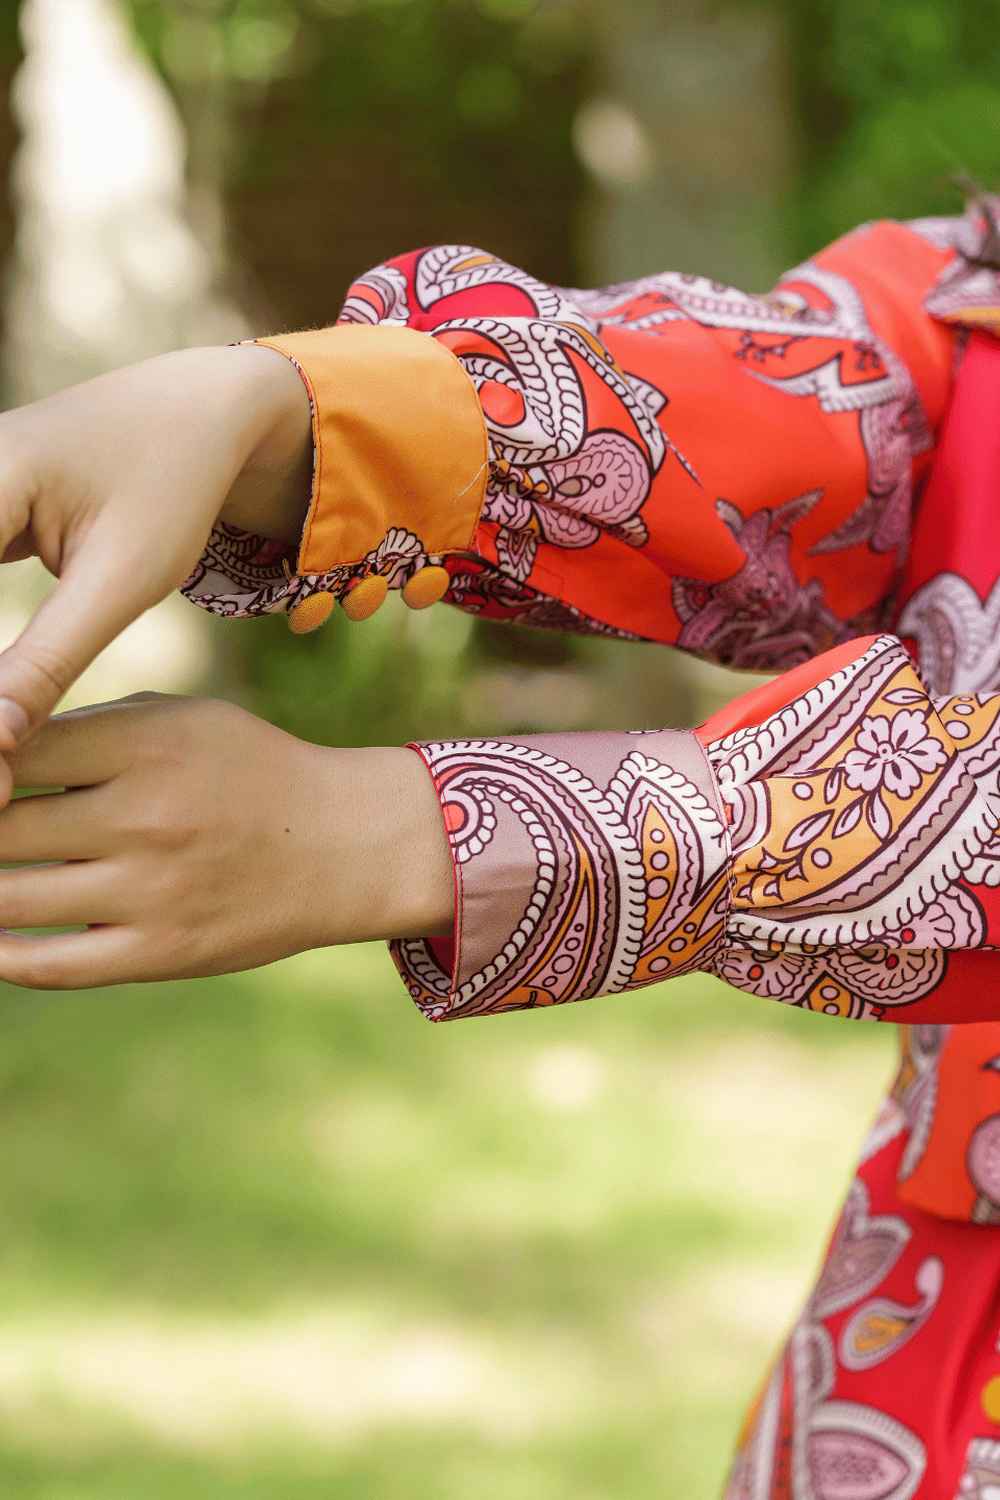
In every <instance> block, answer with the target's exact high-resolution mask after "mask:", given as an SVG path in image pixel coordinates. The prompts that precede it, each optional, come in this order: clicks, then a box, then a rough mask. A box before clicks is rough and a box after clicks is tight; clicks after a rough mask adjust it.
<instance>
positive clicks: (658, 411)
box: [0, 211, 1000, 800]
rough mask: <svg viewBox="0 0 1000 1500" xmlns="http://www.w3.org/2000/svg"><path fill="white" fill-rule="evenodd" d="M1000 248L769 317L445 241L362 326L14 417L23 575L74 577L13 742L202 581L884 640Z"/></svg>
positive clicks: (762, 635)
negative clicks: (608, 283) (602, 284)
mask: <svg viewBox="0 0 1000 1500" xmlns="http://www.w3.org/2000/svg"><path fill="white" fill-rule="evenodd" d="M984 228H985V225H984V221H983V218H982V215H981V214H979V213H977V212H975V211H973V212H970V214H969V215H967V216H966V218H964V219H951V220H937V221H924V222H922V223H920V224H918V225H915V226H910V227H906V226H902V225H874V226H870V227H868V228H866V229H862V230H859V231H856V232H855V233H854V234H853V235H849V236H847V237H846V238H845V239H844V240H841V241H838V243H837V244H836V245H833V246H831V247H830V248H829V249H828V250H827V251H824V252H823V253H822V254H820V255H819V256H817V257H816V258H815V260H814V261H813V262H811V263H809V264H807V265H806V266H804V267H800V268H799V269H798V270H797V271H795V272H792V273H790V275H789V276H788V277H786V278H784V279H783V280H782V282H781V283H779V285H778V287H777V288H776V290H775V292H774V293H773V294H772V295H771V296H770V297H747V296H745V295H743V294H741V293H738V292H735V291H733V290H732V289H731V288H726V287H720V286H718V285H717V284H715V283H712V282H708V281H706V280H704V279H703V278H698V277H694V276H685V275H674V274H670V273H667V274H665V275H662V276H654V277H649V278H646V279H644V280H642V281H639V282H633V283H629V284H627V285H622V286H619V287H612V288H606V289H604V290H603V291H600V292H579V291H566V290H563V289H559V288H555V287H550V286H546V285H545V284H544V283H541V282H539V281H537V280H536V279H534V278H533V277H531V276H529V275H527V274H525V273H524V272H521V271H518V270H517V269H516V268H514V267H511V266H508V265H506V264H504V263H503V262H501V261H498V260H496V259H495V258H494V257H492V256H490V255H488V254H485V253H483V252H478V251H473V250H470V249H468V248H467V247H455V246H451V247H442V248H439V249H435V250H429V251H424V252H417V253H413V254H411V255H407V256H402V257H400V258H398V259H397V260H395V261H392V262H389V263H388V264H387V265H385V266H383V267H379V268H378V269H377V270H376V271H373V272H371V273H369V274H368V275H367V276H365V277H363V278H362V279H361V280H360V281H359V282H358V283H356V284H355V286H354V287H353V288H352V289H351V293H350V295H349V297H348V300H347V302H346V303H345V306H344V309H343V313H342V320H341V324H340V326H338V327H336V328H333V329H319V330H316V331H314V332H311V333H305V334H293V335H285V336H279V337H277V338H274V339H269V340H263V341H262V343H263V344H264V345H265V346H267V347H265V348H264V349H261V348H254V347H249V348H248V347H245V346H243V347H240V348H236V349H207V350H186V351H182V352H179V353H176V354H172V355H167V356H163V357H161V358H159V359H155V360H149V361H146V362H145V363H143V364H140V365H136V366H133V367H131V368H129V369H126V370H119V371H116V372H114V373H112V374H110V375H106V376H102V377H101V378H100V379H98V380H96V381H90V382H88V383H87V384H85V385H82V386H77V387H74V388H73V389H71V390H68V391H65V392H62V393H60V394H59V395H57V396H54V397H51V398H49V399H47V400H45V401H41V402H37V403H35V404H34V405H32V406H29V407H25V408H21V409H20V410H17V411H11V412H7V413H5V414H4V415H3V416H2V417H0V455H2V461H0V478H2V484H0V557H3V558H5V559H6V560H14V559H16V558H19V557H25V556H28V555H31V554H32V553H37V554H38V555H39V556H41V558H42V559H43V561H44V562H45V563H46V566H47V567H49V569H50V570H51V571H52V572H54V573H56V574H57V575H58V576H59V578H60V583H59V586H58V587H57V588H56V589H55V591H54V592H53V593H52V595H51V596H50V597H49V599H48V600H46V602H45V603H44V604H43V606H42V607H41V609H40V610H39V612H38V613H37V615H36V616H35V618H34V619H33V620H32V621H31V623H30V624H29V626H28V628H27V629H26V630H25V631H24V633H23V634H22V635H21V637H20V638H19V639H18V640H17V641H16V642H15V643H14V645H13V646H12V647H10V648H9V649H8V650H6V651H5V652H3V653H2V654H0V752H4V751H9V750H10V749H11V747H12V746H13V745H14V744H15V743H16V742H17V741H18V740H20V739H22V738H23V736H24V735H25V734H26V733H30V732H31V730H32V729H34V728H35V727H37V725H38V724H40V723H41V722H42V721H43V720H44V719H45V717H46V716H47V714H48V713H49V712H50V711H51V710H52V708H53V706H54V705H55V703H56V702H57V701H58V699H59V697H60V696H61V694H62V693H63V692H64V691H65V690H66V688H67V687H69V685H70V684H71V682H72V681H73V680H74V679H75V677H76V676H77V675H78V674H79V672H80V671H81V670H82V669H83V668H84V667H85V666H86V665H87V664H88V663H89V661H90V660H91V659H92V658H93V657H94V656H95V655H96V654H97V653H98V652H99V651H100V650H101V649H102V648H103V646H104V645H106V644H107V642H108V641H109V640H111V639H112V638H113V637H114V636H115V635H116V634H117V633H118V632H119V631H120V630H121V629H122V628H124V626H125V625H127V624H128V623H129V622H130V620H132V619H133V618H135V616H136V615H138V614H139V613H141V612H142V610H144V609H145V608H147V607H149V605H151V604H153V603H155V602H156V600H158V599H159V598H161V597H163V595H164V594H165V593H167V592H168V591H169V590H170V589H171V588H173V587H175V586H176V585H177V584H178V583H180V582H181V581H182V580H184V579H185V575H188V576H187V579H186V583H185V587H186V590H187V592H188V593H189V594H190V595H191V596H192V597H193V598H195V599H197V601H198V602H200V603H202V604H204V605H205V606H206V607H208V608H210V609H212V610H214V611H216V612H217V613H220V614H226V615H239V614H252V613H259V612H261V611H264V610H268V609H288V610H289V614H290V621H291V623H292V626H293V628H294V629H297V630H304V629H311V628H313V627H314V626H315V625H316V624H319V623H321V622H322V620H323V619H325V618H327V617H328V615H329V614H330V612H331V610H332V609H333V607H334V605H335V604H336V603H337V602H338V601H343V602H344V608H345V610H346V612H347V613H348V614H349V615H351V616H353V617H354V618H363V617H364V616H365V615H366V614H368V613H370V612H371V610H372V609H373V608H377V607H378V604H379V603H380V601H381V598H382V597H383V596H384V592H385V589H386V588H387V587H398V588H400V589H402V592H403V596H404V599H405V600H406V602H407V603H409V604H412V605H414V606H417V607H421V606H423V605H424V604H427V603H429V602H432V601H433V600H435V599H437V598H438V597H441V595H442V593H444V594H445V596H446V597H447V598H448V599H449V600H450V601H451V602H452V603H456V604H459V605H461V606H462V607H463V608H466V609H470V610H473V611H477V612H480V613H484V614H489V615H493V616H496V617H499V618H505V619H517V620H522V621H526V622H528V623H533V624H540V625H554V626H557V627H559V628H567V629H582V630H596V631H602V632H607V633H612V634H619V635H623V636H633V637H634V636H638V637H643V638H648V639H653V640H659V641H669V642H673V643H675V644H677V645H679V646H681V647H683V648H685V649H689V650H692V651H696V652H699V653H700V654H703V655H707V656H711V657H714V658H715V659H718V660H721V661H727V662H731V663H734V664H737V665H745V666H756V667H776V666H781V665H787V664H788V663H791V662H794V661H797V660H801V659H804V658H806V657H808V656H809V655H811V654H814V653H815V652H816V651H817V650H821V649H823V647H824V646H826V645H829V644H830V643H831V642H832V641H835V640H837V639H841V638H844V637H847V636H850V635H851V634H853V633H857V631H858V630H860V629H864V628H867V627H868V626H870V624H871V623H872V622H873V621H874V620H875V619H876V618H878V617H880V615H881V612H882V611H883V609H884V607H885V604H886V598H887V594H888V592H889V590H890V588H891V586H892V584H893V581H894V579H895V577H896V572H897V568H898V562H899V549H900V548H901V547H902V546H904V545H905V539H906V533H907V525H908V517H909V505H910V497H911V493H912V485H913V481H914V476H915V474H917V473H918V471H919V469H920V466H921V465H922V464H923V463H924V462H925V461H926V457H927V454H928V452H929V449H930V445H931V441H932V430H933V428H934V426H935V425H936V422H937V420H938V418H939V417H940V415H941V412H942V410H943V407H944V403H945V401H946V399H947V393H948V389H949V382H950V379H951V374H952V367H953V363H954V357H955V352H956V350H955V347H954V340H953V337H952V335H951V333H950V331H949V324H950V323H951V324H953V323H959V324H960V323H962V321H963V320H965V321H966V322H972V323H978V324H979V325H981V326H990V319H991V318H992V319H994V320H995V319H996V316H997V314H996V306H997V303H998V302H1000V297H998V294H997V293H998V277H997V273H996V272H995V271H992V270H990V269H988V268H985V267H980V266H978V265H977V264H976V260H975V257H976V251H977V247H978V246H979V245H980V244H981V242H982V237H983V233H984ZM931 314H933V316H931ZM271 351H277V354H281V355H283V356H286V358H280V359H279V358H277V355H276V354H275V353H273V352H271ZM289 360H292V361H294V362H295V365H297V367H298V371H299V373H300V374H301V376H302V381H301V382H300V381H299V380H298V379H297V378H296V374H295V367H294V366H293V365H292V364H290V363H289V362H288V361H289ZM307 397H308V399H307ZM310 428H311V437H312V441H311V442H310ZM310 468H311V470H312V484H311V492H310V493H307V486H308V474H309V471H310ZM303 515H304V517H305V519H304V523H303V522H302V517H303ZM210 532H211V536H210V537H209V533H210ZM296 538H298V542H297V545H296V542H295V539H296ZM0 778H2V779H3V782H4V785H2V786H0V800H2V797H3V796H5V795H6V790H7V787H6V782H7V780H8V778H7V773H6V770H5V768H4V767H3V766H2V765H0Z"/></svg>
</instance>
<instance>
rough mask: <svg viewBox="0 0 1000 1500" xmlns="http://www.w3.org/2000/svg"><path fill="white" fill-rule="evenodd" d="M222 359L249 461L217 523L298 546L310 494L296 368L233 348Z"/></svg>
mask: <svg viewBox="0 0 1000 1500" xmlns="http://www.w3.org/2000/svg"><path fill="white" fill-rule="evenodd" d="M224 353H225V354H226V355H227V357H228V368H229V372H230V378H231V381H232V393H233V399H234V401H236V402H238V403H239V412H240V418H241V421H242V422H243V423H244V424H245V428H244V431H245V441H246V444H247V457H246V461H245V463H244V465H243V468H242V470H241V471H240V473H239V475H238V476H237V479H236V481H235V483H234V484H233V486H232V488H231V489H230V491H229V494H228V495H227V496H226V500H225V503H224V505H223V507H222V510H221V512H220V515H219V519H220V520H221V521H224V522H226V523H228V524H229V525H231V526H238V527H240V528H241V529H242V530H244V531H252V532H255V533H257V534H258V535H259V536H264V537H269V538H273V539H275V540H278V541H284V542H288V543H290V544H296V543H297V542H298V540H299V537H300V535H301V532H302V526H303V523H304V521H305V517H306V512H307V510H308V508H309V498H310V491H311V488H312V460H313V442H312V416H311V412H310V407H309V395H308V392H307V391H306V387H305V385H304V383H303V381H302V378H301V376H300V375H299V373H298V371H297V370H296V368H295V366H294V365H293V364H292V363H291V361H290V360H288V359H286V358H285V356H284V355H283V354H279V353H278V352H277V351H276V350H274V349H269V348H267V347H266V346H264V345H260V344H236V345H233V346H232V347H231V348H228V349H226V350H225V351H224Z"/></svg>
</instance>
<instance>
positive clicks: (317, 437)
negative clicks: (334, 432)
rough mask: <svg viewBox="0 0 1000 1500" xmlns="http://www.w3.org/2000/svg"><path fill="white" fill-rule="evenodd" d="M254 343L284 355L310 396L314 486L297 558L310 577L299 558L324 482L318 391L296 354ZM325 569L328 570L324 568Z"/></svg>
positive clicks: (262, 341)
mask: <svg viewBox="0 0 1000 1500" xmlns="http://www.w3.org/2000/svg"><path fill="white" fill-rule="evenodd" d="M253 343H255V344H259V345H261V346H262V347H263V348H265V349H273V350H274V351H275V353H276V354H281V355H284V357H285V359H287V360H288V362H289V364H290V365H292V366H293V367H294V369H295V370H296V371H297V372H298V375H299V379H300V380H301V381H302V384H303V385H304V386H305V388H306V394H307V395H308V397H309V425H310V427H311V429H312V440H313V462H312V488H311V491H310V495H309V510H308V513H307V515H306V520H305V526H304V528H303V531H302V536H301V538H300V541H299V549H298V553H297V555H296V559H295V573H296V577H299V578H302V577H308V576H310V575H308V574H305V573H303V571H302V569H300V567H299V558H301V557H302V556H303V554H304V553H306V552H307V551H308V550H309V541H310V538H311V536H312V528H313V521H314V519H315V516H316V510H317V508H318V504H319V495H320V486H321V485H322V482H323V438H322V435H321V433H320V421H319V403H318V401H317V400H316V392H315V390H314V389H313V383H312V381H311V380H310V379H309V375H308V372H307V371H306V369H305V368H304V367H303V365H302V364H301V363H300V361H299V360H297V359H296V358H295V355H294V354H289V353H288V351H287V349H282V348H281V346H280V345H279V344H275V343H271V342H270V341H269V340H268V339H254V340H253ZM323 571H326V570H325V569H324V570H323ZM312 576H313V577H316V576H317V575H316V574H313V575H312Z"/></svg>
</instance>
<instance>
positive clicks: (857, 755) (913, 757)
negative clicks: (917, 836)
mask: <svg viewBox="0 0 1000 1500" xmlns="http://www.w3.org/2000/svg"><path fill="white" fill-rule="evenodd" d="M947 758H948V757H947V755H946V754H945V750H944V746H943V745H942V743H941V741H940V740H936V739H935V738H934V736H933V735H932V734H930V733H928V729H927V718H926V715H924V714H921V713H917V712H915V711H914V710H912V709H904V710H903V712H902V713H898V714H896V716H895V718H893V719H887V718H886V717H885V715H884V714H878V715H876V716H875V717H874V718H866V719H863V720H862V722H861V728H860V729H859V730H858V734H857V744H856V748H855V749H853V750H849V751H848V752H847V754H846V755H845V757H844V779H845V781H846V782H847V785H848V786H849V787H853V788H854V789H855V790H857V791H863V792H873V793H878V792H880V791H881V789H882V787H883V786H884V787H885V788H886V789H887V790H888V791H890V792H893V793H895V795H896V796H897V797H910V796H912V794H913V793H914V792H915V791H916V789H917V787H918V786H919V785H920V783H921V781H922V780H923V778H924V777H925V776H928V775H929V774H930V773H931V772H932V771H936V770H937V769H938V768H939V767H940V766H943V765H944V763H945V761H946V760H947ZM879 805H880V807H882V808H884V806H885V804H884V803H880V804H879ZM875 831H876V833H879V832H881V833H882V834H883V835H884V834H886V833H888V831H889V821H888V814H887V813H886V814H885V821H884V825H883V826H882V828H881V829H879V828H877V829H876V830H875Z"/></svg>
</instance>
